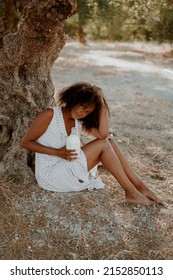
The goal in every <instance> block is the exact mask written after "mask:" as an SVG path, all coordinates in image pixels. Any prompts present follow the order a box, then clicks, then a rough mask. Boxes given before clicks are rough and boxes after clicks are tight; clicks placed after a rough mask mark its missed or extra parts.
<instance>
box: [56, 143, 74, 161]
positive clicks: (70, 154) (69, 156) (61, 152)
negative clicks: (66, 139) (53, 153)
mask: <svg viewBox="0 0 173 280" xmlns="http://www.w3.org/2000/svg"><path fill="white" fill-rule="evenodd" d="M77 155H78V154H77V153H76V150H67V149H66V146H64V147H62V148H60V149H57V156H58V157H60V158H63V159H65V160H68V161H73V160H75V159H77Z"/></svg>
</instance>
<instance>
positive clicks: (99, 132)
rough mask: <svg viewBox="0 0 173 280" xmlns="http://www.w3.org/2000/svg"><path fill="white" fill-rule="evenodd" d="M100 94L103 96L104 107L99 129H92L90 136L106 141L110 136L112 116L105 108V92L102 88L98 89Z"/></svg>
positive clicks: (101, 111) (101, 112)
mask: <svg viewBox="0 0 173 280" xmlns="http://www.w3.org/2000/svg"><path fill="white" fill-rule="evenodd" d="M95 88H96V89H97V91H98V93H99V94H100V96H101V99H102V107H101V110H100V122H99V127H98V128H92V129H91V131H90V134H91V135H93V136H94V137H96V138H99V139H105V138H107V137H108V136H109V123H110V116H109V112H108V110H107V108H106V106H105V103H104V100H103V91H102V89H101V88H99V87H96V86H95Z"/></svg>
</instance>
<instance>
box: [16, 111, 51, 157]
mask: <svg viewBox="0 0 173 280" xmlns="http://www.w3.org/2000/svg"><path fill="white" fill-rule="evenodd" d="M52 117H53V110H52V109H51V108H47V109H45V110H44V111H43V112H41V113H40V114H39V115H38V116H37V117H36V119H35V120H34V122H33V123H32V125H31V127H30V128H29V130H28V131H27V133H26V134H25V136H24V137H23V139H22V141H21V146H22V147H23V148H25V149H27V150H30V151H33V152H38V153H42V154H49V155H55V149H53V148H51V147H46V146H44V145H41V144H39V143H38V142H37V141H36V140H37V139H38V138H39V137H40V136H41V135H43V134H44V132H45V131H46V130H47V128H48V125H49V123H50V122H51V120H52Z"/></svg>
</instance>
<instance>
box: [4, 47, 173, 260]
mask: <svg viewBox="0 0 173 280" xmlns="http://www.w3.org/2000/svg"><path fill="white" fill-rule="evenodd" d="M97 49H99V50H102V51H105V50H108V51H109V52H111V55H112V56H113V55H114V57H115V56H116V55H117V54H119V58H120V52H118V51H117V52H115V49H116V47H115V46H114V48H113V46H110V48H109V45H108V44H107V45H103V44H100V45H97ZM93 50H96V45H88V46H86V47H82V46H80V45H78V44H76V45H75V44H73V45H71V46H67V48H65V49H64V52H62V56H61V58H60V59H59V62H57V64H55V67H54V70H53V71H54V72H53V78H54V82H55V84H56V86H57V87H62V86H63V85H65V83H66V82H67V80H68V84H70V83H72V82H74V81H75V80H76V79H77V77H81V79H80V80H84V79H85V80H88V81H91V82H95V83H97V84H99V85H102V84H103V86H104V88H105V89H106V93H105V94H106V95H107V98H108V101H109V102H110V104H111V111H112V119H111V129H112V132H113V134H114V136H115V137H118V138H119V137H125V138H128V139H129V144H127V143H120V147H121V149H122V151H123V152H124V154H125V155H126V157H127V158H128V160H129V162H130V164H131V165H132V167H133V168H134V170H136V172H137V173H138V175H140V177H141V178H142V179H143V180H144V181H145V182H146V183H147V184H148V185H149V186H150V187H151V188H152V189H153V190H154V191H155V192H156V193H157V194H158V195H159V196H160V197H161V198H162V199H164V200H165V201H166V202H167V203H168V208H164V207H162V206H160V205H153V206H139V205H129V204H123V203H122V201H123V195H124V194H123V191H122V189H121V187H120V186H119V184H118V183H117V182H116V180H115V179H114V178H113V177H112V176H111V175H110V174H109V173H108V172H107V170H105V169H104V168H103V167H99V172H100V174H101V176H102V178H103V181H104V182H105V189H104V190H101V191H96V190H93V191H91V192H88V191H83V192H79V193H66V194H59V193H52V192H47V191H45V190H42V189H40V188H39V187H38V186H37V184H36V182H35V181H33V182H32V183H30V184H27V183H25V182H24V181H23V179H22V178H20V177H19V176H17V175H15V176H11V177H4V178H1V180H0V189H1V193H0V202H1V215H0V219H1V221H0V222H1V231H0V240H1V243H0V244H1V245H0V255H1V259H136V260H137V259H173V211H172V210H173V164H172V158H173V149H172V146H173V145H172V144H173V110H172V109H173V108H172V100H173V97H172V95H171V94H172V88H173V85H172V83H173V81H172V80H169V78H166V77H161V76H159V74H158V73H152V74H151V73H148V74H147V73H139V72H138V71H137V72H134V71H133V72H131V71H129V70H128V71H125V70H123V71H122V70H121V71H120V69H117V68H116V67H113V66H108V65H107V66H105V67H101V66H95V65H94V64H92V63H91V62H90V63H89V62H86V63H84V62H83V61H80V59H79V60H78V61H77V56H78V57H79V58H80V57H82V54H83V55H85V54H86V53H87V54H88V53H89V51H93ZM116 50H118V49H116ZM125 51H126V54H127V50H125ZM128 51H129V53H128V54H129V56H128V58H126V59H128V61H130V59H131V60H132V59H133V61H136V59H139V60H140V61H141V63H144V62H145V61H146V59H151V55H149V54H146V53H143V52H142V51H139V50H138V52H136V51H134V49H130V50H129V49H128ZM123 55H125V54H122V47H121V56H123ZM139 55H140V56H139ZM121 58H123V59H124V57H121ZM152 59H153V60H152V61H151V60H150V63H151V62H152V63H155V64H157V65H161V64H164V65H165V64H166V63H168V64H169V63H170V62H172V60H171V58H166V59H164V60H163V56H158V55H157V58H155V60H154V58H152ZM74 62H75V63H76V64H75V68H74ZM74 69H75V70H74Z"/></svg>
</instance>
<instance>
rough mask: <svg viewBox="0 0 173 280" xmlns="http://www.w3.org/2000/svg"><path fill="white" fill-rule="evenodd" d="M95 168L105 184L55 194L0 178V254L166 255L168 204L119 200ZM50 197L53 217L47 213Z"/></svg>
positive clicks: (172, 251)
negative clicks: (143, 204) (96, 188)
mask: <svg viewBox="0 0 173 280" xmlns="http://www.w3.org/2000/svg"><path fill="white" fill-rule="evenodd" d="M138 167H139V166H138ZM142 167H143V166H142ZM142 167H141V168H142ZM100 172H101V174H102V175H101V176H102V178H103V180H104V182H105V184H106V189H105V190H104V191H93V192H87V191H84V192H80V193H78V194H77V193H71V194H57V195H55V194H52V193H49V192H46V191H44V190H41V189H39V188H38V187H37V186H36V185H30V186H29V185H24V182H23V181H22V179H18V180H17V181H16V179H14V178H12V177H5V178H3V179H1V182H0V185H1V196H0V201H1V259H38V260H39V259H75V260H76V259H172V258H173V239H172V235H173V234H172V216H173V214H172V212H171V210H172V208H171V205H170V206H169V209H166V208H163V207H161V206H147V207H145V206H137V205H136V206H135V205H127V204H123V203H119V202H120V201H122V198H123V193H122V191H121V189H120V188H119V186H118V184H117V183H116V182H115V180H114V179H113V178H112V177H111V176H110V175H109V174H108V172H107V171H106V170H104V169H103V168H102V167H100ZM33 193H34V195H35V197H36V198H35V200H34V201H33ZM41 196H42V197H44V198H45V197H47V200H46V201H45V199H44V201H42V200H41ZM39 198H40V202H39ZM51 203H52V205H54V204H56V205H57V208H58V209H59V212H58V215H59V216H58V217H57V218H56V217H51V216H47V214H48V212H47V209H48V208H47V207H50V204H51ZM36 204H37V205H36ZM29 205H30V206H29ZM19 206H20V207H19ZM28 206H29V208H28V209H29V210H27V211H26V208H27V207H28ZM34 207H35V208H34ZM28 211H29V212H28ZM51 211H54V208H53V209H52V210H51V209H49V214H50V213H52V212H51ZM54 213H55V212H54ZM28 214H29V215H30V216H28ZM55 214H56V213H55ZM72 221H73V222H72ZM77 226H78V229H77V230H76V231H75V227H77Z"/></svg>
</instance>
